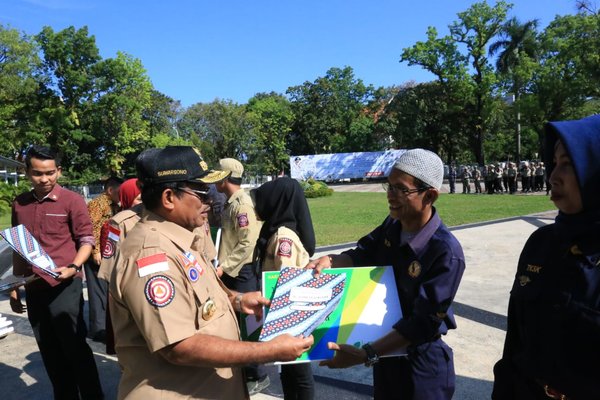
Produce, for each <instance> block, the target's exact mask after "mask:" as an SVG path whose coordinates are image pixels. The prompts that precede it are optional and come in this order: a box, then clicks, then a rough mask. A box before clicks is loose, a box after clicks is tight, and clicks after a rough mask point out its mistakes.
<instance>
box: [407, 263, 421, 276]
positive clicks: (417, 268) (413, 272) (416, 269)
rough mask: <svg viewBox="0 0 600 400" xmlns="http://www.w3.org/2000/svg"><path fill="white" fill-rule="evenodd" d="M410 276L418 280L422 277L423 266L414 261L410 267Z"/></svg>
mask: <svg viewBox="0 0 600 400" xmlns="http://www.w3.org/2000/svg"><path fill="white" fill-rule="evenodd" d="M408 275H410V277H411V278H416V277H417V276H419V275H421V264H419V262H418V261H413V262H411V263H410V265H409V266H408Z"/></svg>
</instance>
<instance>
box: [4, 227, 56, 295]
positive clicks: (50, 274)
mask: <svg viewBox="0 0 600 400" xmlns="http://www.w3.org/2000/svg"><path fill="white" fill-rule="evenodd" d="M0 236H2V237H3V238H4V239H6V241H7V242H8V244H9V245H10V247H12V248H13V250H14V251H16V252H17V253H18V254H19V255H20V256H21V257H23V258H24V259H25V260H26V261H27V262H28V263H29V264H31V266H32V270H33V273H34V274H36V275H38V276H40V277H41V278H43V279H44V280H45V281H46V282H48V284H49V285H50V286H56V285H58V284H59V283H60V281H57V280H56V278H57V277H58V276H59V275H60V274H59V273H58V272H55V269H56V264H55V263H54V261H53V260H52V258H50V256H49V255H48V254H47V253H46V251H45V250H44V249H43V248H42V246H40V244H39V243H38V241H37V240H36V239H35V238H34V237H33V235H32V234H31V233H30V232H29V231H28V230H27V228H25V226H23V225H17V226H15V227H12V228H8V229H4V230H3V231H0Z"/></svg>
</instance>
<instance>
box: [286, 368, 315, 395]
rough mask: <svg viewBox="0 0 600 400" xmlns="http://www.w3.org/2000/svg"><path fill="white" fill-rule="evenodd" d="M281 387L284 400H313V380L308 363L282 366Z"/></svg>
mask: <svg viewBox="0 0 600 400" xmlns="http://www.w3.org/2000/svg"><path fill="white" fill-rule="evenodd" d="M281 387H282V388H283V398H284V399H285V400H313V399H314V398H315V380H314V379H313V373H312V368H311V366H310V363H298V364H284V365H282V366H281Z"/></svg>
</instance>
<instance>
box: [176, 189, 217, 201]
mask: <svg viewBox="0 0 600 400" xmlns="http://www.w3.org/2000/svg"><path fill="white" fill-rule="evenodd" d="M177 190H179V191H180V192H184V193H187V194H191V195H192V196H196V197H197V198H199V199H200V201H201V202H203V203H209V202H210V197H208V191H206V190H194V189H190V188H188V187H186V188H177Z"/></svg>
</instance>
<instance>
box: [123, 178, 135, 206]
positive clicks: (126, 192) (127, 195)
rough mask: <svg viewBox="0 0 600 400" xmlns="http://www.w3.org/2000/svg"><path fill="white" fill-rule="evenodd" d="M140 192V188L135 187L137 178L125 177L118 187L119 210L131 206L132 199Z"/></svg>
mask: <svg viewBox="0 0 600 400" xmlns="http://www.w3.org/2000/svg"><path fill="white" fill-rule="evenodd" d="M139 194H140V189H138V187H137V178H132V179H127V180H126V181H125V182H123V184H122V185H121V188H120V189H119V200H120V202H121V210H127V209H129V208H131V207H132V206H133V201H134V200H135V198H136V197H138V196H139Z"/></svg>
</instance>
